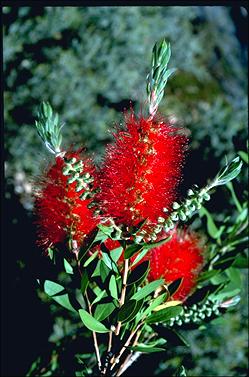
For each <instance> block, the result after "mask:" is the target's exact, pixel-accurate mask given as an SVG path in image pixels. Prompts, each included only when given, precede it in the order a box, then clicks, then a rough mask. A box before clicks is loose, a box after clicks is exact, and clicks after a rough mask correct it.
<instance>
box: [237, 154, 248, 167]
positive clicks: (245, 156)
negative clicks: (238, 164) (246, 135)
mask: <svg viewBox="0 0 249 377" xmlns="http://www.w3.org/2000/svg"><path fill="white" fill-rule="evenodd" d="M238 154H239V155H240V157H241V158H242V160H243V161H245V163H246V164H248V153H246V152H244V151H239V152H238Z"/></svg>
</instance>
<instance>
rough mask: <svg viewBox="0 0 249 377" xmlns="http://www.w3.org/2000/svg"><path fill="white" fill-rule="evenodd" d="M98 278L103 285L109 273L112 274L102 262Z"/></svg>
mask: <svg viewBox="0 0 249 377" xmlns="http://www.w3.org/2000/svg"><path fill="white" fill-rule="evenodd" d="M100 262H101V263H100V268H99V270H100V277H101V280H102V282H103V283H104V282H105V280H106V278H107V277H108V276H109V275H110V273H111V272H112V270H110V268H109V267H107V265H106V264H105V263H104V261H103V260H101V261H100Z"/></svg>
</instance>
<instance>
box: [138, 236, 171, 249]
mask: <svg viewBox="0 0 249 377" xmlns="http://www.w3.org/2000/svg"><path fill="white" fill-rule="evenodd" d="M171 238H172V236H169V237H167V238H164V239H163V240H161V241H158V242H153V243H149V244H143V248H144V249H146V250H150V249H154V248H155V247H159V246H162V245H164V244H165V243H166V242H168V241H170V240H171Z"/></svg>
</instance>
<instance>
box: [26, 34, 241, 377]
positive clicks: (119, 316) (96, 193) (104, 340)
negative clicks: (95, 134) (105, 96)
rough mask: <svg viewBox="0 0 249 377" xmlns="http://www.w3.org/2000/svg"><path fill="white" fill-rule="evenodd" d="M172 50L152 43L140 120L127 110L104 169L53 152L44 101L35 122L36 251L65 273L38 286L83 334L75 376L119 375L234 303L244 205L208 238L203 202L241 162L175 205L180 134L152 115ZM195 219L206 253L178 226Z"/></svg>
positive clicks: (57, 149) (57, 146)
mask: <svg viewBox="0 0 249 377" xmlns="http://www.w3.org/2000/svg"><path fill="white" fill-rule="evenodd" d="M170 53H171V52H170V46H169V44H167V43H166V42H165V41H164V40H163V41H162V42H158V43H157V44H156V45H155V47H154V49H153V54H152V67H151V72H150V73H149V75H148V77H147V93H148V107H149V114H148V115H146V116H144V115H142V114H141V115H139V116H136V115H135V114H134V112H133V110H131V111H130V113H126V115H125V124H124V127H123V128H118V129H117V130H116V133H115V135H114V136H115V141H114V143H113V144H112V145H109V146H108V147H107V150H106V155H105V157H104V161H103V163H102V166H100V167H95V166H94V163H93V161H92V160H91V159H90V158H89V157H87V156H86V155H84V154H83V153H82V151H75V152H74V151H67V150H63V149H62V148H61V143H62V137H61V126H60V125H59V121H58V116H57V115H54V113H53V111H52V108H51V107H50V105H49V104H48V103H43V104H42V107H41V111H40V113H39V116H38V120H37V121H36V127H37V131H38V133H39V135H40V137H41V138H42V140H43V142H44V143H45V145H46V147H47V148H48V150H49V151H50V152H52V153H53V154H54V156H55V161H54V162H53V164H52V165H51V166H50V167H49V168H48V170H47V171H46V172H44V174H43V175H42V177H41V178H40V180H39V182H38V183H37V188H36V192H35V197H36V203H35V211H36V214H37V224H38V243H39V244H40V245H41V246H42V247H43V249H44V250H45V251H46V253H47V254H48V256H49V257H50V258H51V260H52V261H53V263H55V264H56V265H59V266H63V269H64V271H65V273H66V274H67V279H65V282H64V283H63V285H62V282H61V281H60V280H59V281H58V282H54V281H52V280H45V281H40V280H39V284H40V286H41V287H42V288H43V289H44V291H45V293H46V294H47V295H48V296H49V297H50V298H51V299H53V300H54V301H56V302H57V303H58V304H60V305H61V306H62V307H64V308H66V309H68V311H69V312H70V313H71V315H73V316H74V317H73V318H74V319H75V320H77V321H79V320H81V321H82V323H83V326H84V329H88V330H90V332H91V334H92V338H93V346H94V350H95V358H93V356H92V355H88V356H87V359H86V357H85V355H84V353H83V354H81V355H80V356H79V355H78V360H79V362H80V364H81V366H82V368H81V369H80V370H77V371H75V373H76V375H79V376H81V375H82V376H83V375H88V374H90V375H91V374H94V375H101V376H105V375H112V376H119V375H121V374H123V373H124V372H125V370H126V369H127V368H128V367H129V366H130V365H131V364H132V363H133V362H134V361H135V360H136V358H137V357H139V356H140V355H141V354H142V353H151V352H163V351H165V350H166V346H165V345H166V343H167V341H168V339H167V336H165V332H163V330H167V331H170V330H171V329H172V328H173V329H177V328H179V327H181V326H190V327H191V326H192V327H195V326H200V325H201V324H202V323H204V322H205V321H206V322H207V321H210V320H212V319H214V318H216V317H217V316H219V315H221V314H223V312H224V311H226V310H227V309H228V308H229V307H231V306H233V305H235V304H236V303H237V302H238V300H239V296H238V294H239V291H240V289H239V287H238V286H236V284H235V280H236V278H234V276H236V274H234V267H232V265H233V264H235V263H238V259H237V257H238V255H237V252H236V250H237V248H238V245H240V244H243V242H244V241H245V238H244V233H243V232H244V231H245V222H246V216H247V213H246V207H243V208H242V207H241V206H240V214H239V216H238V218H237V219H235V221H234V223H233V224H230V225H228V226H227V227H226V226H225V225H224V226H223V227H221V228H220V229H216V227H215V224H214V223H213V220H212V218H211V216H210V214H209V212H208V211H207V209H205V207H203V204H204V203H205V201H208V200H209V199H210V195H211V194H212V193H213V192H214V190H215V189H216V187H217V186H220V185H230V186H229V187H230V189H231V187H232V186H231V181H232V180H233V179H234V178H236V176H237V175H238V174H239V173H240V170H241V167H242V162H241V161H240V158H239V157H236V158H234V160H232V161H231V162H230V163H227V164H226V166H225V167H224V168H223V169H222V170H221V171H220V172H219V173H218V174H217V175H216V177H215V178H214V179H213V180H211V181H210V182H209V183H208V184H207V185H206V186H205V187H203V188H201V189H200V188H199V187H198V186H194V187H193V188H190V189H189V190H188V193H187V197H186V198H185V199H184V198H183V199H181V198H180V199H179V195H178V192H177V189H178V185H179V182H180V180H181V174H182V166H183V163H184V158H185V153H186V148H187V143H188V139H187V136H186V135H187V132H186V131H185V130H184V129H178V128H177V127H176V126H173V125H172V124H171V123H170V122H169V121H167V120H164V119H163V118H162V117H160V116H158V115H157V109H158V105H159V102H160V100H161V98H162V96H163V92H164V88H165V85H166V83H167V79H168V77H169V76H170V75H171V74H172V73H173V72H174V69H167V65H168V62H169V59H170ZM233 194H234V195H235V193H234V192H233ZM176 200H178V201H176ZM198 214H199V215H200V216H205V217H206V218H207V220H208V231H209V232H210V234H211V235H212V237H213V239H214V240H215V242H214V243H213V244H212V245H210V247H209V245H207V244H206V241H205V237H204V236H203V235H199V234H198V232H193V230H191V228H187V227H186V226H185V227H184V228H181V226H182V223H184V222H187V221H189V220H190V219H191V218H192V217H193V216H194V215H198ZM235 245H236V247H235ZM240 257H241V256H240ZM243 257H244V256H243ZM242 262H243V263H244V260H243V261H242ZM240 263H241V261H240ZM100 334H102V335H100ZM162 334H164V335H162ZM175 334H177V332H175ZM35 368H36V367H33V369H32V368H31V371H30V374H29V375H32V373H34V374H35V373H36V369H35ZM79 368H80V367H79ZM79 368H78V369H79ZM179 373H180V375H182V376H183V375H185V371H184V367H181V368H180V372H179Z"/></svg>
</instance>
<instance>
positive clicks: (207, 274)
mask: <svg viewBox="0 0 249 377" xmlns="http://www.w3.org/2000/svg"><path fill="white" fill-rule="evenodd" d="M218 273H219V270H210V271H204V272H202V273H201V274H200V275H199V277H198V278H197V282H198V283H201V282H204V281H206V280H210V279H211V278H213V277H214V276H215V275H217V274H218Z"/></svg>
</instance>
